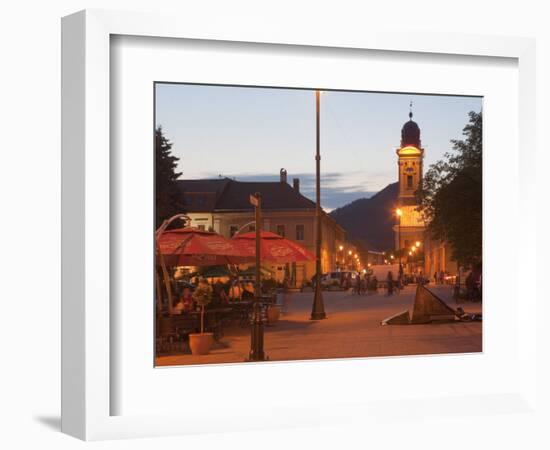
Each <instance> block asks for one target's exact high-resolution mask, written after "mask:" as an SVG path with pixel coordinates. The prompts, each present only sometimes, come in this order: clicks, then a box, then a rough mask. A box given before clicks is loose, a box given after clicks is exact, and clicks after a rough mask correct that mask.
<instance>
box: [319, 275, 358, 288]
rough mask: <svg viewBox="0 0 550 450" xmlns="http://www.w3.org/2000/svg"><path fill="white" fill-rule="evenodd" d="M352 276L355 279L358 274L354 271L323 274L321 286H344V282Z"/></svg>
mask: <svg viewBox="0 0 550 450" xmlns="http://www.w3.org/2000/svg"><path fill="white" fill-rule="evenodd" d="M349 276H351V278H352V279H354V278H355V277H356V276H357V272H353V271H342V272H328V273H325V274H323V276H322V277H321V286H323V287H324V288H327V287H329V286H335V285H336V284H338V286H342V280H344V279H345V278H347V277H349Z"/></svg>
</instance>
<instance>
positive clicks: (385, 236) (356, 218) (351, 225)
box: [330, 182, 399, 251]
mask: <svg viewBox="0 0 550 450" xmlns="http://www.w3.org/2000/svg"><path fill="white" fill-rule="evenodd" d="M398 193H399V183H397V182H396V183H392V184H388V185H387V186H386V187H385V188H384V189H382V190H381V191H379V192H378V193H376V194H375V195H373V196H372V197H370V198H361V199H358V200H354V201H353V202H351V203H349V204H347V205H345V206H342V207H340V208H337V209H335V210H334V211H332V212H331V213H330V215H331V216H332V217H333V218H334V219H335V220H336V222H338V223H339V224H340V225H341V226H343V227H344V228H345V229H346V231H347V232H348V239H350V240H361V241H363V242H364V244H365V245H366V246H367V248H369V249H372V250H380V251H382V250H388V249H390V248H393V247H394V233H393V229H392V228H393V226H394V224H395V216H394V213H393V211H394V209H395V205H396V204H397V197H398Z"/></svg>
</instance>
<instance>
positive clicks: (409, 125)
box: [401, 111, 420, 148]
mask: <svg viewBox="0 0 550 450" xmlns="http://www.w3.org/2000/svg"><path fill="white" fill-rule="evenodd" d="M412 117H413V113H412V111H411V112H409V121H408V122H405V124H404V125H403V128H401V147H407V146H412V147H416V148H420V128H419V127H418V124H417V123H416V122H414V121H413V120H412Z"/></svg>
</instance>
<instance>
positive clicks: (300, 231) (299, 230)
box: [296, 225, 304, 241]
mask: <svg viewBox="0 0 550 450" xmlns="http://www.w3.org/2000/svg"><path fill="white" fill-rule="evenodd" d="M296 240H297V241H303V240H304V226H303V225H296Z"/></svg>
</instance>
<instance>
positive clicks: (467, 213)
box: [417, 111, 482, 264]
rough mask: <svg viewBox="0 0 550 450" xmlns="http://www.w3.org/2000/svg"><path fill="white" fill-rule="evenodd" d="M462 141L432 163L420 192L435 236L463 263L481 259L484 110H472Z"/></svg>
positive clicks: (418, 193) (418, 196)
mask: <svg viewBox="0 0 550 450" xmlns="http://www.w3.org/2000/svg"><path fill="white" fill-rule="evenodd" d="M469 117H470V121H469V122H468V124H467V125H466V126H465V127H464V130H463V133H462V134H463V135H464V139H462V140H452V141H451V143H452V144H453V152H450V153H446V154H445V157H444V158H443V159H442V160H440V161H438V162H437V163H435V164H433V165H432V166H431V167H430V169H429V170H428V172H427V173H426V175H425V176H424V179H423V180H422V186H421V189H420V190H419V191H418V192H417V198H418V201H419V204H420V210H421V211H422V213H423V214H424V217H425V218H426V220H427V222H428V232H429V233H431V237H432V238H434V239H443V240H445V241H446V242H448V243H449V244H450V245H451V248H452V251H453V259H454V260H456V261H458V262H459V263H460V264H475V263H477V262H480V261H481V240H482V113H481V112H480V113H476V112H473V111H471V112H470V113H469Z"/></svg>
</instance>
